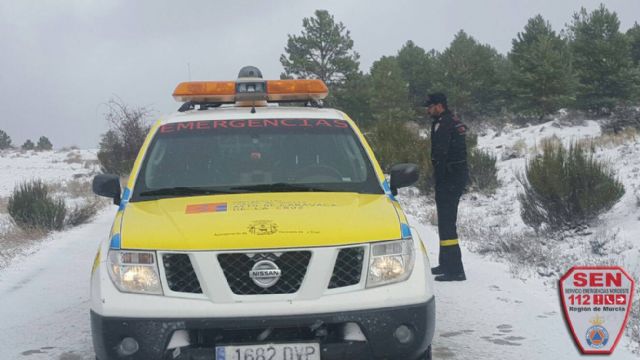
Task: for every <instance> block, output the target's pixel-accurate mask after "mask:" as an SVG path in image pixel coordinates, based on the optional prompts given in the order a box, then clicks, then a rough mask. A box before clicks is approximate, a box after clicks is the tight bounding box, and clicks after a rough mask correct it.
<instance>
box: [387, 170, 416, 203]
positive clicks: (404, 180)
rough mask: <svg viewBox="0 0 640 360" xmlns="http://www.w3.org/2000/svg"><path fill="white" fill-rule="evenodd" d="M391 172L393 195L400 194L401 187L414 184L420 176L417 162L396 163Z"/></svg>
mask: <svg viewBox="0 0 640 360" xmlns="http://www.w3.org/2000/svg"><path fill="white" fill-rule="evenodd" d="M389 173H390V175H391V184H390V187H391V193H392V194H393V196H396V195H398V189H399V188H402V187H406V186H410V185H413V184H414V183H415V182H416V181H418V178H419V177H420V174H419V172H418V166H417V165H416V164H396V165H393V166H392V167H391V171H389Z"/></svg>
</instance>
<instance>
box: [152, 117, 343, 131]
mask: <svg viewBox="0 0 640 360" xmlns="http://www.w3.org/2000/svg"><path fill="white" fill-rule="evenodd" d="M281 126H282V127H328V128H341V129H345V128H348V127H349V125H348V123H347V122H346V121H343V120H334V119H250V120H202V121H186V122H181V123H174V124H165V125H162V126H160V132H161V133H163V134H164V133H173V132H180V131H194V130H211V129H241V128H263V127H281Z"/></svg>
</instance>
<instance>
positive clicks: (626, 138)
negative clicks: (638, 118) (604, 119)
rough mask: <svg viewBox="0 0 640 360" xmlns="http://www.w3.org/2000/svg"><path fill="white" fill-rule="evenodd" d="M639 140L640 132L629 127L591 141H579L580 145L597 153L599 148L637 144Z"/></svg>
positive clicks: (590, 139)
mask: <svg viewBox="0 0 640 360" xmlns="http://www.w3.org/2000/svg"><path fill="white" fill-rule="evenodd" d="M637 139H638V130H636V129H635V128H632V127H629V128H625V129H624V130H622V131H620V132H618V133H605V134H602V135H600V136H596V137H593V138H589V139H583V140H580V141H578V144H580V145H584V146H585V147H586V148H587V149H591V150H592V151H595V149H598V148H612V147H616V146H620V145H624V144H627V143H630V142H635V141H636V140H637Z"/></svg>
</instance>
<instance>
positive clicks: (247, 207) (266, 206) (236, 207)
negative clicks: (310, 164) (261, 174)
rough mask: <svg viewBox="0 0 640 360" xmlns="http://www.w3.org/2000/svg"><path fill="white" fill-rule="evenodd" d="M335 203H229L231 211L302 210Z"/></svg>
mask: <svg viewBox="0 0 640 360" xmlns="http://www.w3.org/2000/svg"><path fill="white" fill-rule="evenodd" d="M336 206H338V205H337V204H336V203H328V202H316V201H304V200H301V201H282V200H265V201H238V202H234V203H232V204H231V210H232V211H264V210H302V209H312V208H328V207H336Z"/></svg>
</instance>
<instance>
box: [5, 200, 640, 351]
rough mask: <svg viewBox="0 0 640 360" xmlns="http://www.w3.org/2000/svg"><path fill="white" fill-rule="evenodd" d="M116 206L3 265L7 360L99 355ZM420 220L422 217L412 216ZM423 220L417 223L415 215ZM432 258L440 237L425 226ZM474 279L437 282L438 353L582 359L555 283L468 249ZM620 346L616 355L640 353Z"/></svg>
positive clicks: (467, 260) (466, 256)
mask: <svg viewBox="0 0 640 360" xmlns="http://www.w3.org/2000/svg"><path fill="white" fill-rule="evenodd" d="M114 212H115V209H110V210H108V211H103V212H102V213H101V214H100V215H99V216H98V217H97V218H96V220H95V221H94V222H93V223H91V224H88V225H84V226H81V227H79V228H76V229H73V230H71V231H68V232H65V233H57V234H55V235H53V237H52V238H51V239H49V240H47V241H46V242H44V244H43V248H42V250H41V251H40V252H38V253H36V254H34V255H32V256H30V257H29V258H27V259H23V260H18V261H15V262H14V264H13V265H12V266H10V267H8V268H7V269H5V270H3V271H2V272H0V319H1V321H0V359H2V360H5V359H7V360H11V359H21V360H40V359H56V360H60V359H63V360H77V359H92V358H93V357H92V350H91V334H90V330H89V317H88V312H89V304H88V292H89V290H88V282H89V272H90V269H91V263H92V261H93V256H94V254H95V250H96V248H97V245H98V241H99V239H101V238H102V237H103V236H106V234H107V231H108V229H109V227H110V225H111V221H112V219H113V213H114ZM412 220H414V219H412ZM412 223H413V224H414V225H415V224H417V222H416V221H415V220H414V221H412ZM416 228H417V229H418V231H419V232H420V234H421V236H422V238H423V239H424V240H425V242H426V244H427V247H428V249H429V251H430V256H431V258H432V259H435V258H436V256H435V255H436V254H435V253H434V251H437V247H436V245H437V241H436V236H435V233H434V231H433V229H432V228H431V227H430V226H421V225H417V226H416ZM463 256H464V260H465V264H466V267H467V274H468V278H469V280H468V281H466V282H462V283H444V284H441V283H437V284H436V296H437V316H438V321H437V326H436V336H435V338H434V358H435V359H492V358H499V359H519V360H526V359H574V358H580V356H579V355H578V352H577V350H576V348H575V347H574V345H573V341H572V340H571V339H570V336H569V334H568V332H567V330H566V328H565V325H564V321H563V319H562V314H561V310H560V305H559V302H558V297H557V293H556V291H555V290H552V289H548V288H546V287H545V286H544V285H542V284H541V283H540V282H539V281H537V280H529V281H527V282H526V283H525V282H523V281H522V280H519V279H514V278H512V277H511V276H510V274H509V272H508V269H507V267H506V265H503V264H497V263H494V262H490V261H488V260H486V259H485V258H482V257H479V256H477V255H474V254H470V253H468V252H464V253H463ZM627 341H628V340H627V339H626V338H625V339H623V341H622V342H621V343H620V344H619V345H618V348H617V350H616V352H615V354H614V355H613V356H612V357H610V358H611V359H638V356H637V355H633V354H631V353H630V352H629V351H628V350H627V349H626V343H627Z"/></svg>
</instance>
